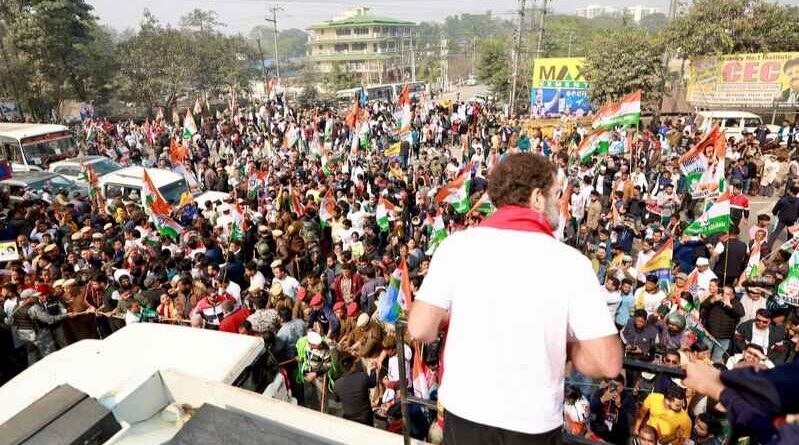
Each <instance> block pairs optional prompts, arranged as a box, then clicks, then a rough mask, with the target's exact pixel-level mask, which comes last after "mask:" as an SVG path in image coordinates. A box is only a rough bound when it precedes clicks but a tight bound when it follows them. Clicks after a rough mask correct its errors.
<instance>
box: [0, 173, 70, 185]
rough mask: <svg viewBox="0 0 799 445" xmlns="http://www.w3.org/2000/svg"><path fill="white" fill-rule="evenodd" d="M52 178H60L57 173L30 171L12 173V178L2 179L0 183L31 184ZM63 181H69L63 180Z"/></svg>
mask: <svg viewBox="0 0 799 445" xmlns="http://www.w3.org/2000/svg"><path fill="white" fill-rule="evenodd" d="M54 176H61V175H59V174H58V173H52V172H46V171H38V170H31V171H21V172H14V174H13V176H11V177H10V178H8V179H4V180H2V181H0V183H9V184H30V183H32V182H38V181H42V180H44V179H49V178H52V177H54ZM61 177H62V178H63V179H65V180H67V181H68V180H69V179H67V178H64V177H63V176H61Z"/></svg>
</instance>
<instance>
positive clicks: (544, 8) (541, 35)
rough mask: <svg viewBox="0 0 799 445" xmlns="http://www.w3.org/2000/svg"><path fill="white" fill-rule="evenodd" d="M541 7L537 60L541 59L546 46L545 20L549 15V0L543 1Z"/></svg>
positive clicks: (536, 51)
mask: <svg viewBox="0 0 799 445" xmlns="http://www.w3.org/2000/svg"><path fill="white" fill-rule="evenodd" d="M542 3H543V4H542V5H541V20H540V21H539V23H538V47H537V48H536V50H535V56H536V58H539V57H541V51H542V50H543V44H544V18H545V17H546V15H547V0H542Z"/></svg>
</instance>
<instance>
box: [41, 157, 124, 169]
mask: <svg viewBox="0 0 799 445" xmlns="http://www.w3.org/2000/svg"><path fill="white" fill-rule="evenodd" d="M103 160H108V161H110V160H111V159H109V158H107V157H105V156H99V155H90V156H84V157H83V163H84V164H94V163H95V162H100V161H103ZM80 163H81V158H69V159H63V160H61V161H57V162H53V163H51V164H50V167H57V166H61V165H80Z"/></svg>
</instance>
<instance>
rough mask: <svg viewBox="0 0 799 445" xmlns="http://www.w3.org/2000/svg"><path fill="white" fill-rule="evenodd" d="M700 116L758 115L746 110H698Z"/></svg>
mask: <svg viewBox="0 0 799 445" xmlns="http://www.w3.org/2000/svg"><path fill="white" fill-rule="evenodd" d="M697 114H699V115H700V116H706V117H711V118H714V117H715V118H725V117H760V116H758V115H756V114H754V113H750V112H748V111H700V112H699V113H697Z"/></svg>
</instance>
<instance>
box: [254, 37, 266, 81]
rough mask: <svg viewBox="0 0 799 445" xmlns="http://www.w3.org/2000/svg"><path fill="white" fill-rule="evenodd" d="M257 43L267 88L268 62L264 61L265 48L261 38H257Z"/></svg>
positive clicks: (262, 73)
mask: <svg viewBox="0 0 799 445" xmlns="http://www.w3.org/2000/svg"><path fill="white" fill-rule="evenodd" d="M255 43H257V44H258V54H259V56H260V58H261V77H263V78H264V89H266V62H265V61H264V48H263V47H262V46H261V39H260V38H257V39H255Z"/></svg>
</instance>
